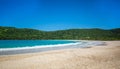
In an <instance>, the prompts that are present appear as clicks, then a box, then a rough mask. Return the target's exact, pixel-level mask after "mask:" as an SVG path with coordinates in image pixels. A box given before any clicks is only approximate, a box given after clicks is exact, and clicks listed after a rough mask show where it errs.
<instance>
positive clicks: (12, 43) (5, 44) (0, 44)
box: [0, 40, 75, 48]
mask: <svg viewBox="0 0 120 69" xmlns="http://www.w3.org/2000/svg"><path fill="white" fill-rule="evenodd" d="M66 43H75V42H74V41H65V40H0V48H17V47H34V46H46V45H56V44H66Z"/></svg>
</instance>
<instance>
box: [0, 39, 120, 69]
mask: <svg viewBox="0 0 120 69" xmlns="http://www.w3.org/2000/svg"><path fill="white" fill-rule="evenodd" d="M103 42H105V43H106V44H105V45H99V46H92V47H89V48H69V49H62V50H52V51H46V52H36V53H27V54H17V55H7V56H0V69H40V68H41V69H120V41H103Z"/></svg>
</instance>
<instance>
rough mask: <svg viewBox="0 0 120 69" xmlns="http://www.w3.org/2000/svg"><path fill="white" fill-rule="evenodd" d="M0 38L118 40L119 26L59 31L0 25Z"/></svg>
mask: <svg viewBox="0 0 120 69" xmlns="http://www.w3.org/2000/svg"><path fill="white" fill-rule="evenodd" d="M0 39H1V40H8V39H11V40H15V39H19V40H23V39H25V40H26V39H29V40H34V39H41V40H44V39H75V40H76V39H77V40H120V28H117V29H111V30H103V29H69V30H59V31H49V32H46V31H40V30H35V29H27V28H23V29H20V28H15V27H2V26H1V27H0Z"/></svg>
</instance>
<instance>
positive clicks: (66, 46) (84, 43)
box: [0, 40, 105, 56]
mask: <svg viewBox="0 0 120 69" xmlns="http://www.w3.org/2000/svg"><path fill="white" fill-rule="evenodd" d="M73 41H74V40H73ZM103 44H105V43H104V42H102V41H78V40H76V43H67V44H57V45H47V46H34V47H22V48H8V49H0V56H3V55H13V54H23V53H35V52H44V51H51V50H61V49H69V48H86V47H91V46H99V45H103Z"/></svg>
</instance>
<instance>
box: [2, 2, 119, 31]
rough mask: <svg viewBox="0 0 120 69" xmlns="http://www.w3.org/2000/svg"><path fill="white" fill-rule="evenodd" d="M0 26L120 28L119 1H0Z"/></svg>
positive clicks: (49, 29)
mask: <svg viewBox="0 0 120 69" xmlns="http://www.w3.org/2000/svg"><path fill="white" fill-rule="evenodd" d="M0 26H13V27H18V28H33V29H39V30H46V31H51V30H61V29H70V28H102V29H112V28H120V0H0Z"/></svg>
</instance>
